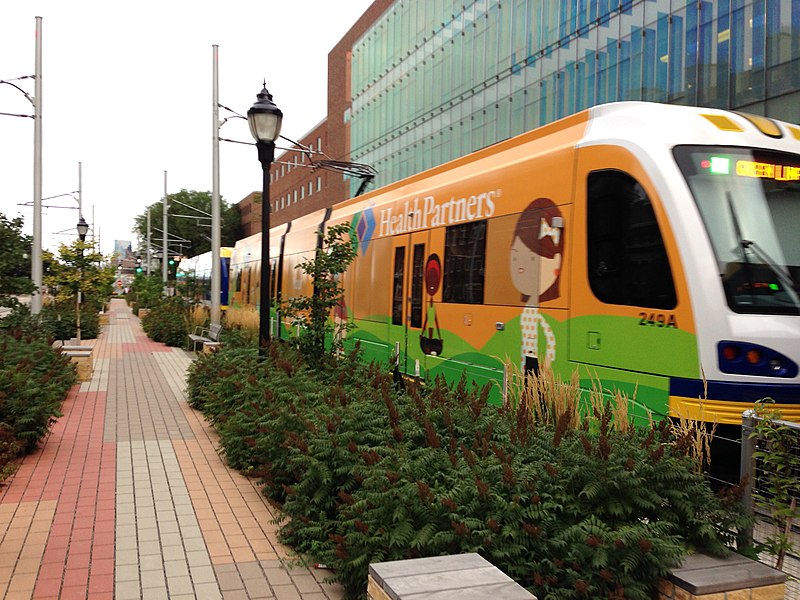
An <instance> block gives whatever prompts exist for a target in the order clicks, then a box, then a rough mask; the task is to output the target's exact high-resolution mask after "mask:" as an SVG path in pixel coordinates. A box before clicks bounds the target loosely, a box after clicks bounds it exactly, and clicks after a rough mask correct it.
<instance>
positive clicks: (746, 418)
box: [739, 410, 756, 547]
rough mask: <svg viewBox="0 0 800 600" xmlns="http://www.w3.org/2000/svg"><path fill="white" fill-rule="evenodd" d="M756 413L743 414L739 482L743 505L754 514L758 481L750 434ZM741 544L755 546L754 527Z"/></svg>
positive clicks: (750, 411) (744, 536) (743, 534)
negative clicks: (754, 500) (754, 497)
mask: <svg viewBox="0 0 800 600" xmlns="http://www.w3.org/2000/svg"><path fill="white" fill-rule="evenodd" d="M755 426H756V413H755V411H753V410H746V411H744V412H743V413H742V454H741V462H740V465H739V480H740V481H742V482H743V485H744V489H743V490H742V504H743V505H744V508H745V510H746V511H747V512H748V513H750V514H753V486H754V485H755V481H756V468H755V467H756V466H755V463H754V461H753V451H754V449H755V440H754V439H750V434H751V433H753V431H755ZM739 543H740V544H744V545H745V546H746V547H750V546H752V545H753V526H752V525H751V526H750V528H749V529H748V530H747V531H746V532H743V533H742V539H741V540H740V541H739Z"/></svg>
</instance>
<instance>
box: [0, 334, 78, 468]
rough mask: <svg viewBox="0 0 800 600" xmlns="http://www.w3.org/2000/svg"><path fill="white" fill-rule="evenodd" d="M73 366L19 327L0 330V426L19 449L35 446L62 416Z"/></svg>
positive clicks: (46, 344)
mask: <svg viewBox="0 0 800 600" xmlns="http://www.w3.org/2000/svg"><path fill="white" fill-rule="evenodd" d="M75 379H76V377H75V368H74V366H73V365H72V364H71V363H70V362H69V359H68V358H67V357H66V356H64V355H62V354H61V353H59V352H58V351H56V350H54V349H53V348H52V347H51V346H50V344H49V343H48V341H46V340H45V339H44V338H42V337H38V336H34V335H31V334H28V333H24V332H23V331H22V330H21V329H9V330H0V425H5V426H6V427H7V429H5V430H4V431H5V435H4V438H5V439H6V449H7V450H6V452H7V453H8V452H9V450H8V449H9V448H12V447H13V444H12V443H11V441H10V435H11V434H10V432H13V437H14V438H15V439H16V440H17V441H18V442H19V444H20V446H19V447H20V449H21V451H22V452H31V451H33V450H34V449H35V448H36V445H37V443H38V442H39V440H41V439H42V438H43V437H44V436H45V434H47V432H48V431H49V429H50V425H51V424H52V423H53V422H54V421H55V420H56V418H57V417H59V416H61V413H60V412H59V409H60V407H61V402H62V401H63V400H64V397H65V396H66V394H67V391H68V390H69V388H70V387H71V386H72V385H73V384H74V383H75Z"/></svg>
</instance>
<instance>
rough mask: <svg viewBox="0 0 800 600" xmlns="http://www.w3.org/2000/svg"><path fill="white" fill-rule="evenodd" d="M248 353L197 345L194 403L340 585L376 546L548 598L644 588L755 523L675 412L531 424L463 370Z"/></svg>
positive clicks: (390, 554)
mask: <svg viewBox="0 0 800 600" xmlns="http://www.w3.org/2000/svg"><path fill="white" fill-rule="evenodd" d="M250 352H251V355H248V356H245V357H242V356H238V355H237V357H226V350H225V349H224V348H223V349H222V350H221V351H220V352H217V353H214V354H212V355H209V356H208V357H203V358H201V359H200V361H201V362H198V363H197V364H196V365H195V367H194V368H193V370H192V374H191V375H190V381H189V391H190V396H191V400H190V401H191V402H193V403H194V404H195V405H196V406H201V407H202V408H203V410H205V411H206V414H207V415H209V417H210V418H211V419H212V421H213V422H214V423H215V425H216V427H217V429H218V430H219V432H220V436H221V446H222V450H223V452H224V453H225V455H226V456H227V457H228V459H229V460H231V461H232V463H233V464H234V465H235V466H237V467H238V468H242V469H245V470H246V471H248V472H250V473H252V474H258V475H260V476H262V477H263V478H264V482H265V489H264V493H265V494H266V495H267V496H269V497H270V498H272V499H273V500H275V501H276V502H278V503H280V506H281V517H280V537H281V539H282V541H283V542H285V543H287V544H289V545H291V546H292V547H293V548H294V550H295V551H297V552H298V553H300V554H302V555H305V556H308V557H310V558H311V559H313V560H315V561H319V562H322V563H325V564H327V565H329V566H330V567H331V568H332V569H333V571H334V574H335V575H334V576H335V579H336V580H338V581H339V582H341V584H342V585H343V587H344V589H345V592H346V595H347V597H348V598H363V597H364V596H365V592H366V582H367V573H368V566H369V564H370V563H371V562H378V561H387V560H397V559H405V558H416V557H425V556H438V555H444V554H456V553H462V552H478V553H480V554H481V555H482V556H484V557H485V558H486V559H487V560H489V561H491V562H492V563H493V564H494V565H496V566H497V567H498V568H499V569H501V570H502V571H504V572H505V573H507V574H508V575H509V576H511V577H512V578H514V579H515V580H516V581H518V582H519V583H520V584H522V585H523V586H525V587H527V588H529V589H530V590H531V591H532V592H533V593H534V594H536V595H537V596H538V597H540V598H633V599H642V600H644V599H649V598H652V597H653V594H654V592H655V590H656V587H657V583H658V579H659V577H661V576H663V575H665V574H666V573H667V572H668V570H669V569H670V568H671V567H673V566H675V565H677V564H678V563H679V562H680V560H681V558H682V557H683V556H684V555H685V554H686V552H687V551H688V550H689V549H702V550H705V551H707V552H712V553H716V554H724V553H725V552H727V551H728V547H729V546H731V545H732V543H733V540H734V539H735V536H736V533H737V531H738V529H740V528H743V527H745V526H746V525H747V519H746V518H745V517H744V516H743V515H742V513H741V511H740V510H739V508H738V506H739V505H738V504H737V503H736V502H732V501H729V500H725V499H723V498H721V497H719V496H717V495H716V494H715V493H714V492H712V491H711V489H710V488H709V486H708V485H707V483H706V482H705V480H704V479H703V477H702V475H699V474H698V473H697V470H696V468H695V464H694V463H693V462H692V459H691V458H689V457H688V456H687V453H686V451H685V448H684V447H683V446H684V445H685V444H683V443H682V442H681V441H680V440H676V439H675V438H674V437H673V434H672V433H671V432H670V429H669V427H668V426H667V425H666V424H658V423H656V424H654V425H652V426H651V427H649V428H641V429H637V428H628V429H619V428H615V427H612V426H611V419H612V416H611V412H612V411H611V410H610V409H609V410H603V409H600V408H598V409H596V412H595V415H594V419H593V421H592V426H589V425H588V422H587V424H586V425H584V426H582V427H579V428H577V429H576V428H574V427H569V426H568V425H567V423H566V421H565V420H562V421H563V422H562V421H559V422H556V423H548V424H541V423H535V422H533V421H532V420H531V418H530V413H529V412H527V411H525V410H523V409H515V408H512V407H509V408H500V407H495V406H490V405H488V404H487V402H486V397H487V392H488V390H486V389H483V390H481V389H477V388H474V387H470V386H468V385H467V384H466V383H465V382H464V381H463V380H462V381H461V382H460V383H459V384H458V385H455V386H453V385H448V384H447V383H446V382H445V381H444V380H442V379H437V380H436V381H434V382H432V383H431V384H430V385H429V386H427V387H425V388H421V387H417V386H414V385H409V386H407V387H406V389H405V390H402V391H399V390H398V389H397V388H396V387H395V385H394V384H393V382H392V379H391V376H390V374H388V373H386V372H385V369H383V368H381V367H379V366H376V365H362V364H361V363H359V362H358V361H357V360H356V359H355V357H345V358H343V359H341V360H339V361H338V362H334V364H333V366H332V367H330V368H328V369H325V370H324V371H323V372H322V373H323V374H322V375H320V374H319V373H320V372H319V371H311V370H310V369H308V368H307V367H306V366H305V365H304V364H303V363H302V360H301V357H300V356H299V355H298V354H297V353H296V352H295V351H288V350H287V349H286V348H284V347H281V346H280V345H279V344H278V345H273V350H272V353H271V356H270V357H269V360H268V361H266V362H264V363H257V360H256V358H255V350H254V349H253V350H251V351H250ZM331 360H334V361H336V359H335V358H334V359H331ZM726 498H730V495H728V496H726Z"/></svg>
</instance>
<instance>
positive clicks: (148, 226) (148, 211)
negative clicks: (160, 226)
mask: <svg viewBox="0 0 800 600" xmlns="http://www.w3.org/2000/svg"><path fill="white" fill-rule="evenodd" d="M150 254H151V252H150V207H149V206H148V207H147V276H148V277H149V276H150Z"/></svg>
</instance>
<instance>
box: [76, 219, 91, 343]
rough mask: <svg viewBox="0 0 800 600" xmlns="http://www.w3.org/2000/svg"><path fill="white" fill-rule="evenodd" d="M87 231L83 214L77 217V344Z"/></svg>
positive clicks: (79, 331) (79, 333) (79, 341)
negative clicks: (78, 242) (84, 246)
mask: <svg viewBox="0 0 800 600" xmlns="http://www.w3.org/2000/svg"><path fill="white" fill-rule="evenodd" d="M88 232H89V224H88V223H87V222H86V221H85V220H84V218H83V215H81V217H80V218H79V219H78V240H79V241H80V248H79V250H78V294H77V296H76V298H75V338H76V339H77V340H78V345H79V346H80V344H81V279H82V278H83V270H82V266H83V265H82V264H81V263H82V262H83V243H84V242H85V241H86V234H87V233H88Z"/></svg>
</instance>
